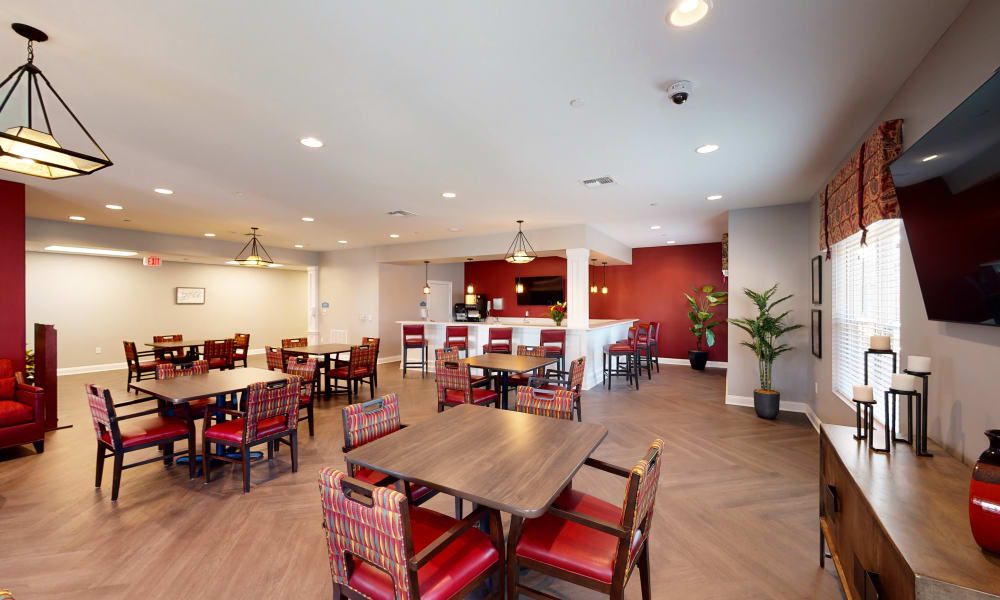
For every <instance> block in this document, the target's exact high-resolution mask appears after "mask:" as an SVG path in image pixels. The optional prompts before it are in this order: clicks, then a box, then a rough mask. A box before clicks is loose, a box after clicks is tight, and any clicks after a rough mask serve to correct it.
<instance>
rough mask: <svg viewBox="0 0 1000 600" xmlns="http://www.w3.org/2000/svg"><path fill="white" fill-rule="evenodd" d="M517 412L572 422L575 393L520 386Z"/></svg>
mask: <svg viewBox="0 0 1000 600" xmlns="http://www.w3.org/2000/svg"><path fill="white" fill-rule="evenodd" d="M517 412H523V413H527V414H529V415H538V416H540V417H553V418H555V419H566V420H567V421H572V420H573V392H571V391H569V390H564V389H556V390H536V389H534V388H531V387H528V386H526V385H522V386H519V387H518V388H517Z"/></svg>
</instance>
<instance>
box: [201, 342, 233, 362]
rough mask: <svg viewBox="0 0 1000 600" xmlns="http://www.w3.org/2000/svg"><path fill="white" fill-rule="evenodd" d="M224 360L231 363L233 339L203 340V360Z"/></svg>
mask: <svg viewBox="0 0 1000 600" xmlns="http://www.w3.org/2000/svg"><path fill="white" fill-rule="evenodd" d="M213 358H224V359H226V360H227V361H229V363H232V362H233V338H226V339H224V340H205V360H212V359H213Z"/></svg>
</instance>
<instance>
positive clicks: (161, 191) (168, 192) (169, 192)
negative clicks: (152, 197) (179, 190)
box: [153, 188, 174, 196]
mask: <svg viewBox="0 0 1000 600" xmlns="http://www.w3.org/2000/svg"><path fill="white" fill-rule="evenodd" d="M153 191H154V192H156V193H157V194H163V195H164V196H170V195H172V194H173V193H174V190H168V189H167V188H153Z"/></svg>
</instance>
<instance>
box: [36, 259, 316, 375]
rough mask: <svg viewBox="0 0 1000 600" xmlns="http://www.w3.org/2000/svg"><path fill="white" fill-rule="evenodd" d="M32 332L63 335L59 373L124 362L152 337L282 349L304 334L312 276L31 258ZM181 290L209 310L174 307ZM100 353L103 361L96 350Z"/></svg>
mask: <svg viewBox="0 0 1000 600" xmlns="http://www.w3.org/2000/svg"><path fill="white" fill-rule="evenodd" d="M25 266H26V270H27V277H26V294H25V295H26V304H27V310H26V319H25V321H26V323H25V325H26V327H27V331H28V340H29V341H30V340H33V339H34V323H51V324H54V325H55V326H56V329H57V331H58V332H59V357H58V358H59V367H60V368H70V367H82V366H87V365H103V364H109V363H123V362H124V361H125V356H124V353H123V350H122V340H131V341H135V342H136V343H137V344H139V345H140V347H141V344H142V343H144V342H148V341H152V339H153V335H157V334H169V333H182V334H183V335H184V337H185V338H187V339H199V338H200V339H204V338H221V337H231V336H232V335H233V334H234V333H236V332H249V333H250V347H251V348H262V347H263V346H264V345H266V344H277V343H279V342H280V340H281V338H282V337H288V336H292V335H303V334H304V333H305V330H306V274H305V272H304V271H291V270H284V269H247V268H241V267H231V266H214V265H203V264H186V263H175V262H164V263H163V265H162V266H161V267H158V268H150V267H143V266H142V265H141V263H140V262H139V261H138V260H136V259H125V258H105V257H93V256H77V255H61V254H52V253H45V252H26V253H25ZM177 286H182V287H184V286H187V287H203V288H205V304H204V305H177V304H174V297H175V296H174V288H175V287H177ZM97 347H100V348H101V349H102V352H101V353H100V354H97V353H96V351H95V348H97Z"/></svg>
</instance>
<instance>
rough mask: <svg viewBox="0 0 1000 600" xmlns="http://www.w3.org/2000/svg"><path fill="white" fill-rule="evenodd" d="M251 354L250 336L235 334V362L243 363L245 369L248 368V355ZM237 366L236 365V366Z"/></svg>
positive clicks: (247, 334)
mask: <svg viewBox="0 0 1000 600" xmlns="http://www.w3.org/2000/svg"><path fill="white" fill-rule="evenodd" d="M248 352H250V334H249V333H234V334H233V362H234V363H236V362H242V363H243V367H244V368H246V366H247V353H248ZM234 366H235V365H234Z"/></svg>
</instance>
